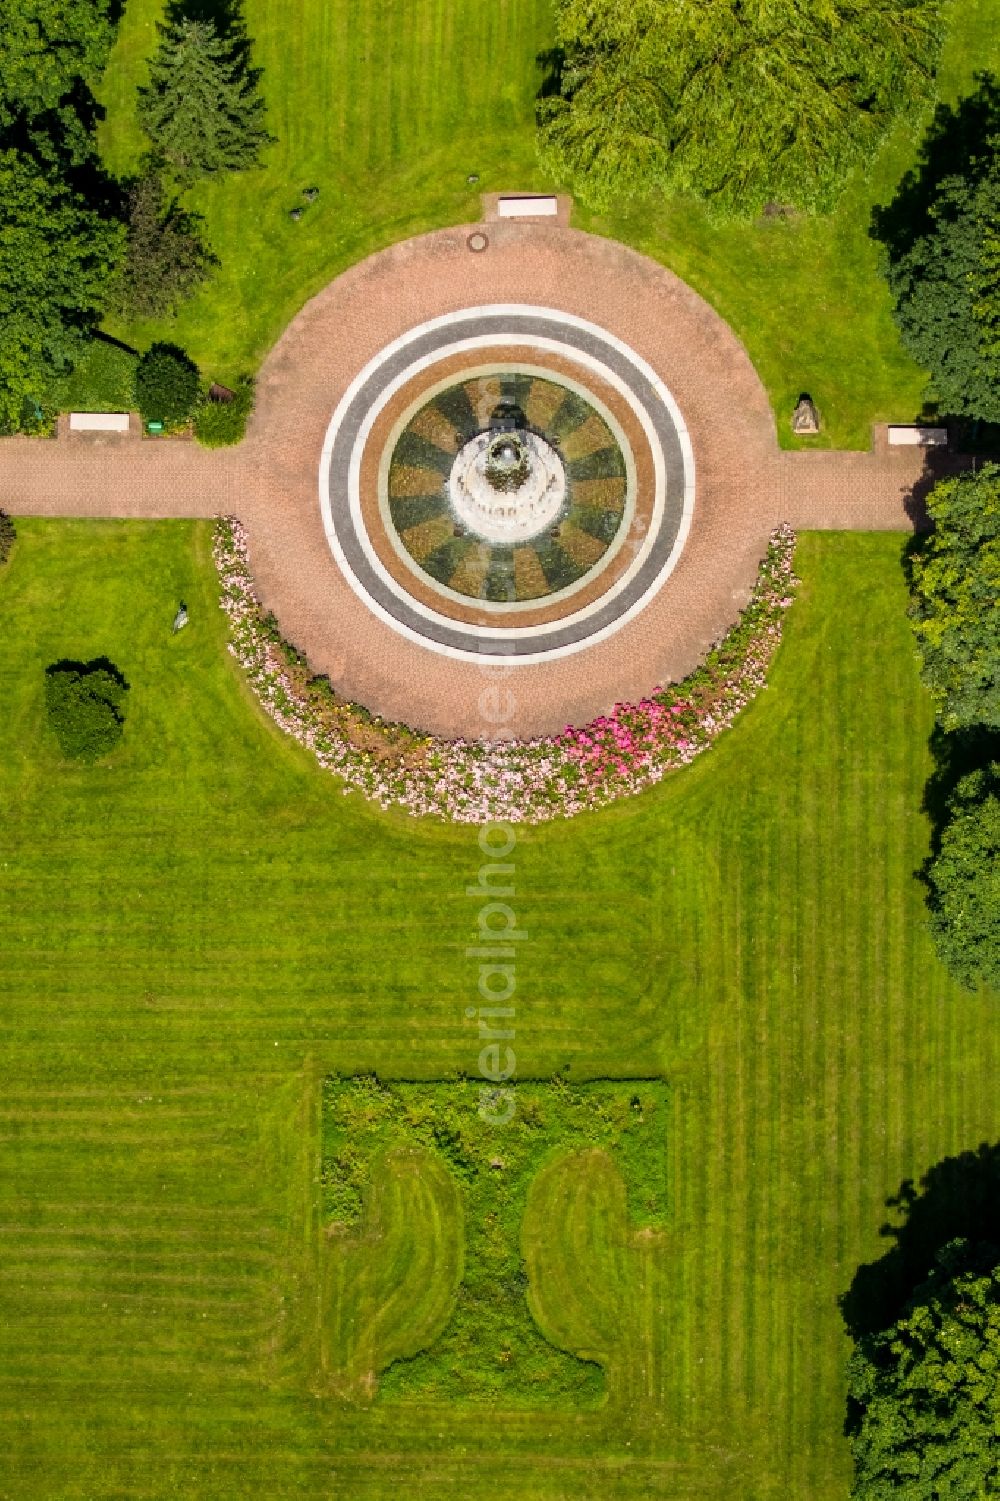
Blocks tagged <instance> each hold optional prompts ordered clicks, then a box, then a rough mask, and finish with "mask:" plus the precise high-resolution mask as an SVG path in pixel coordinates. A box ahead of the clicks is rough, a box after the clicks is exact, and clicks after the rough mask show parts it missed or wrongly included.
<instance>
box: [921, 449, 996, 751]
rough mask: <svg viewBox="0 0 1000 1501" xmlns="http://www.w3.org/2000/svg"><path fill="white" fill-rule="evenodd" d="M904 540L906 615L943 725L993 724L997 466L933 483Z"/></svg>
mask: <svg viewBox="0 0 1000 1501" xmlns="http://www.w3.org/2000/svg"><path fill="white" fill-rule="evenodd" d="M927 510H928V514H929V515H930V518H931V520H932V521H933V523H934V527H933V530H931V531H929V532H923V533H921V534H920V535H919V536H918V537H916V538H915V539H914V541H913V542H912V543H911V544H910V548H909V554H908V559H907V561H908V565H909V575H910V618H911V620H912V621H913V630H914V633H915V635H916V638H917V648H918V650H919V652H920V656H921V658H922V663H923V674H924V682H925V683H926V684H927V686H928V688H929V689H930V691H931V693H932V695H933V697H934V700H935V704H936V708H937V716H938V719H939V721H940V723H941V725H942V726H943V728H944V729H946V730H956V729H962V728H964V727H969V726H972V725H988V726H989V727H990V728H992V729H1000V672H998V670H997V663H998V661H1000V621H998V618H997V617H998V611H997V609H996V601H997V596H998V594H1000V466H998V465H996V464H985V465H984V466H983V467H982V468H981V469H980V470H979V471H978V473H974V474H962V475H956V476H953V477H952V478H950V479H943V480H939V481H938V483H937V484H936V485H935V486H934V488H933V490H932V491H931V493H930V495H929V496H928V498H927Z"/></svg>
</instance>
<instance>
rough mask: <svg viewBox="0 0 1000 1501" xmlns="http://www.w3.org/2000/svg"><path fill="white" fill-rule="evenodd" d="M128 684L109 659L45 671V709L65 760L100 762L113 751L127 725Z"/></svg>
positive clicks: (63, 664) (59, 665) (55, 666)
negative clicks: (126, 700) (66, 758)
mask: <svg viewBox="0 0 1000 1501" xmlns="http://www.w3.org/2000/svg"><path fill="white" fill-rule="evenodd" d="M127 692H128V683H127V682H126V681H125V679H124V677H123V676H122V674H121V673H120V672H119V671H118V668H117V667H115V665H114V664H113V663H112V662H109V661H108V659H107V658H106V657H98V658H97V659H96V660H95V661H93V662H54V663H53V665H52V666H51V667H47V668H46V669H45V707H46V710H47V712H48V718H49V724H50V725H51V727H52V729H53V731H54V732H55V736H56V739H57V740H58V741H59V746H60V749H61V750H62V753H63V755H64V756H69V757H72V758H73V759H75V760H79V761H96V760H98V758H99V757H101V756H106V755H107V754H108V752H109V751H111V750H113V749H114V747H115V746H116V745H117V743H118V741H119V740H120V739H121V735H122V729H123V727H124V724H125V695H126V693H127Z"/></svg>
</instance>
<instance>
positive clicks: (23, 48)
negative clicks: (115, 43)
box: [0, 0, 114, 125]
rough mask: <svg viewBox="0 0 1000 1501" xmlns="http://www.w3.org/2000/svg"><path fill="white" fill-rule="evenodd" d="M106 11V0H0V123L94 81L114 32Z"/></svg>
mask: <svg viewBox="0 0 1000 1501" xmlns="http://www.w3.org/2000/svg"><path fill="white" fill-rule="evenodd" d="M109 11H110V0H0V125H6V124H9V123H10V122H11V120H13V119H14V118H16V117H18V116H27V117H29V118H33V117H35V116H38V115H41V114H44V113H46V112H47V111H49V110H54V109H56V108H57V107H58V105H60V104H61V103H62V102H63V100H64V99H66V98H67V97H68V96H69V95H71V94H72V93H73V92H74V91H75V89H76V87H77V84H78V81H79V80H84V81H85V82H88V83H93V82H96V80H97V78H98V77H99V76H100V74H101V72H102V71H103V69H104V66H105V64H106V62H107V60H108V53H109V52H110V50H111V42H112V38H113V34H114V28H113V25H112V22H111V19H110V16H109Z"/></svg>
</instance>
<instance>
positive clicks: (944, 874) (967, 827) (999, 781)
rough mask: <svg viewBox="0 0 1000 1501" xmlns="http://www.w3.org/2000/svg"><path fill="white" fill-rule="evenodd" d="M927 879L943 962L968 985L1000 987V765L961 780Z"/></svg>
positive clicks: (976, 772)
mask: <svg viewBox="0 0 1000 1501" xmlns="http://www.w3.org/2000/svg"><path fill="white" fill-rule="evenodd" d="M927 882H928V887H929V896H928V905H929V907H930V912H931V931H932V932H933V935H934V942H935V944H936V946H937V951H938V954H939V955H940V957H941V960H942V962H943V963H944V964H945V965H946V966H947V968H948V970H949V971H950V972H951V973H952V974H953V975H954V976H955V978H956V979H957V980H960V981H961V983H962V984H963V985H967V986H968V987H969V989H970V990H974V989H976V988H977V987H978V986H979V985H980V984H983V983H985V984H987V985H991V986H993V987H994V988H995V989H1000V766H996V765H993V766H988V767H983V768H982V769H980V770H978V771H974V772H970V773H969V775H968V776H965V777H962V778H961V779H960V781H959V782H958V784H957V786H956V787H955V789H954V791H953V792H952V794H951V797H950V798H949V800H948V807H947V817H946V820H945V823H944V826H943V828H942V829H941V832H940V835H939V840H938V848H937V850H936V852H935V854H934V855H933V856H932V858H931V859H930V861H929V862H928V865H927Z"/></svg>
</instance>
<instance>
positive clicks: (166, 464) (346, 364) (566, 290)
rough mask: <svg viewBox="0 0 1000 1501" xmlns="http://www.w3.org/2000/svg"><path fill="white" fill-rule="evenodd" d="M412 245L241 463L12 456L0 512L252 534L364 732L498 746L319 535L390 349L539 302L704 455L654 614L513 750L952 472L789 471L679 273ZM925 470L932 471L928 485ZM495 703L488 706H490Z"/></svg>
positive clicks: (157, 448)
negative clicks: (349, 441)
mask: <svg viewBox="0 0 1000 1501" xmlns="http://www.w3.org/2000/svg"><path fill="white" fill-rule="evenodd" d="M472 227H473V226H464V227H460V228H456V229H450V230H444V231H441V232H438V233H436V234H432V235H425V236H421V237H420V238H418V239H415V240H409V241H406V242H404V243H403V244H400V245H397V246H394V247H393V248H392V249H390V250H387V251H384V252H382V253H381V254H379V255H376V256H373V257H371V258H370V259H369V260H367V261H365V262H363V263H361V264H360V265H358V266H355V267H354V268H352V269H351V270H350V271H348V272H346V273H345V274H344V275H343V276H341V277H339V278H338V279H337V280H336V281H334V282H332V283H331V284H330V285H329V286H328V287H327V288H325V290H324V291H323V292H321V293H320V294H319V296H317V297H315V298H314V299H313V300H312V301H311V302H310V303H308V304H307V305H306V307H305V308H303V310H302V312H301V313H300V314H299V315H298V317H296V318H295V319H294V320H293V322H292V323H291V324H290V325H289V327H288V329H287V330H286V331H285V333H284V335H283V336H282V338H281V339H280V340H279V342H278V344H277V345H276V346H275V348H274V349H273V351H272V352H271V354H270V355H269V357H268V359H267V360H266V361H265V363H264V366H263V369H262V371H261V374H260V379H259V383H258V396H257V406H256V410H255V412H254V415H253V417H252V419H251V424H250V428H249V431H248V435H247V439H246V441H245V442H244V443H243V444H241V445H240V446H239V447H238V448H235V449H228V450H227V449H222V450H217V451H214V452H209V451H206V450H204V449H201V448H198V447H197V446H196V445H195V444H192V443H189V442H185V441H172V440H164V439H161V440H136V439H122V438H118V439H116V438H90V437H73V438H61V439H58V440H55V441H45V440H39V439H27V438H11V439H5V440H2V441H0V504H2V505H3V507H4V508H5V509H7V510H9V511H10V512H11V513H12V514H14V515H17V514H32V515H47V516H123V517H180V516H212V515H215V514H218V513H220V512H227V513H235V514H236V515H238V516H240V517H241V518H242V519H243V521H244V522H245V524H246V526H247V529H248V532H249V537H250V551H251V561H252V563H253V567H254V571H255V576H256V578H257V582H258V587H259V590H260V593H261V596H262V598H263V599H264V601H265V603H266V604H267V605H268V606H269V607H270V608H272V609H273V610H274V612H275V614H276V615H277V616H278V619H279V620H280V621H281V625H282V628H283V630H284V632H285V634H286V635H287V636H288V638H289V639H290V640H292V641H293V642H294V643H295V644H296V645H297V646H298V647H299V648H300V649H302V650H304V651H305V652H306V653H307V654H308V656H309V658H310V660H311V662H312V663H313V664H314V666H315V668H316V670H317V671H320V672H326V673H328V674H329V675H330V677H331V680H332V681H333V683H334V685H335V686H336V687H337V688H338V689H339V690H340V691H341V692H343V693H344V694H346V695H347V696H349V697H352V698H356V699H358V700H360V701H361V702H363V703H365V704H367V705H368V707H369V708H371V709H372V710H373V711H375V712H378V713H382V714H384V715H386V716H389V717H394V718H400V719H404V720H407V721H408V722H409V723H411V724H415V725H420V726H422V727H424V728H426V729H429V730H434V731H437V732H439V733H444V734H467V735H483V734H488V733H491V732H492V733H496V730H495V728H494V727H492V726H491V723H490V721H489V718H488V717H487V716H488V714H489V712H490V711H489V709H488V708H487V709H484V698H483V693H484V687H486V688H489V686H490V685H488V684H487V683H486V681H485V678H484V673H483V671H482V669H481V668H480V667H478V666H477V665H476V664H475V663H474V662H473V663H465V662H461V661H455V660H450V659H443V658H440V657H436V656H435V655H434V654H433V653H432V652H431V651H429V650H427V649H426V648H424V647H421V646H419V645H416V644H413V643H410V642H409V641H406V640H404V639H402V638H401V637H400V636H399V635H397V634H396V633H395V632H393V631H392V630H391V629H390V628H389V627H388V626H387V625H385V624H383V623H382V622H381V621H380V620H378V619H376V618H375V617H374V616H373V615H372V614H371V613H370V612H369V611H368V610H367V609H366V607H365V606H364V605H363V604H362V602H361V601H360V600H359V599H357V597H356V596H355V595H354V593H353V592H352V591H351V589H350V588H349V586H348V585H347V583H346V582H345V580H344V579H343V577H342V576H341V574H340V572H339V570H338V568H337V566H336V564H335V562H334V560H333V558H332V556H331V554H330V551H329V548H328V546H327V542H326V538H325V536H324V533H323V528H322V524H321V520H320V510H319V503H318V490H317V473H318V463H319V455H320V450H321V448H322V443H323V437H324V433H325V431H326V427H327V424H328V422H329V420H330V416H331V413H332V412H333V409H334V407H335V406H336V404H337V401H338V399H339V398H340V396H341V395H342V394H343V392H344V390H345V389H346V387H347V386H348V384H349V383H350V381H351V380H352V379H353V377H354V376H355V375H356V374H357V372H358V371H359V370H360V369H361V367H362V366H363V365H364V364H365V363H366V361H367V360H369V359H370V358H371V357H372V356H373V355H374V354H375V353H376V352H377V351H378V350H379V349H381V348H382V347H384V345H385V344H386V343H387V342H389V341H390V340H392V339H393V338H395V337H397V336H398V335H399V334H400V333H402V332H404V331H405V330H406V329H409V328H411V327H413V326H414V325H416V324H418V323H421V322H423V321H424V320H425V319H429V318H432V317H436V316H439V315H441V314H445V313H448V312H453V311H458V310H460V309H462V308H466V307H469V306H471V305H475V304H483V303H499V302H522V303H523V302H530V303H534V304H536V305H539V306H546V307H558V308H561V309H563V310H565V311H567V312H571V313H575V314H577V315H578V316H580V317H583V318H588V319H591V320H592V321H594V322H596V323H599V324H600V325H601V326H602V327H604V328H605V329H607V330H609V331H610V332H611V333H613V334H616V335H617V336H618V337H619V338H621V339H623V340H624V341H625V342H626V343H627V344H628V345H629V346H630V347H631V348H633V349H635V350H636V351H637V352H638V353H639V354H640V355H642V356H644V358H645V359H646V360H648V361H649V363H650V364H651V365H652V366H653V368H654V369H655V370H656V371H657V372H658V373H659V374H660V376H661V377H662V379H663V380H664V382H665V383H666V384H667V385H668V386H669V388H670V389H671V391H672V393H673V395H674V397H675V398H676V400H677V402H678V404H679V406H680V408H681V411H682V412H683V414H684V418H685V421H686V423H687V426H688V430H689V432H690V434H691V439H692V443H693V447H694V453H695V464H696V485H697V491H696V500H695V512H694V522H693V526H692V529H691V535H690V537H689V540H688V543H687V546H686V547H685V550H684V553H683V554H682V557H681V559H680V561H679V563H678V565H677V567H676V569H675V570H674V572H673V573H672V574H671V576H670V578H669V579H668V580H667V582H666V584H665V586H664V588H663V589H662V590H661V591H660V593H659V595H658V596H657V597H656V598H655V599H654V600H653V601H652V602H651V603H650V605H649V606H648V607H647V608H646V609H645V610H644V611H643V612H642V614H641V615H639V616H638V617H637V618H636V619H635V620H633V621H632V622H630V623H629V624H628V625H627V626H625V627H623V628H622V629H621V630H620V631H619V632H618V633H617V634H615V635H614V636H612V637H611V638H609V639H608V640H607V641H604V642H601V643H599V644H598V645H596V646H592V647H589V648H587V649H585V650H583V651H581V652H579V653H577V654H576V655H575V656H572V657H569V658H565V659H561V660H559V661H555V662H550V663H541V664H537V665H534V666H528V667H520V668H518V669H516V675H512V676H511V678H510V679H509V681H508V685H507V686H508V687H509V689H510V691H511V695H512V698H513V703H512V705H511V704H509V703H508V707H511V709H512V712H511V713H510V716H509V718H508V719H507V720H506V722H505V725H504V728H505V730H506V731H507V732H509V733H516V734H521V735H528V734H534V733H540V732H543V731H549V730H552V729H557V728H559V727H561V726H562V725H564V724H566V723H568V722H576V723H580V722H583V721H585V720H586V719H588V718H591V717H593V716H594V715H595V714H597V713H599V712H601V711H602V710H603V709H605V708H607V707H608V706H609V705H610V704H612V703H613V702H615V701H616V700H621V699H627V698H635V697H638V696H641V695H642V694H643V693H646V692H648V691H649V690H650V689H652V688H654V687H655V686H657V685H658V684H660V683H663V682H667V681H669V680H671V679H676V678H678V677H680V676H682V675H683V674H684V673H685V672H687V671H689V670H690V669H691V667H693V666H694V665H695V664H696V663H697V661H698V660H699V659H700V657H701V656H703V655H704V652H705V651H706V649H707V648H708V647H709V646H710V645H711V644H712V642H713V641H715V640H717V639H718V637H719V636H720V635H722V634H723V632H724V631H725V630H726V628H727V627H728V626H729V625H730V624H731V622H732V620H733V618H734V616H735V615H736V613H737V612H738V610H739V608H740V605H741V604H742V602H743V601H744V600H745V598H746V594H747V590H748V589H749V587H750V585H751V584H752V582H753V578H754V575H755V572H756V567H757V563H758V561H759V558H760V556H761V554H762V552H763V548H764V545H765V543H766V540H767V537H768V535H769V533H770V532H771V530H772V529H773V527H774V526H775V525H777V524H778V523H779V522H781V521H788V522H790V523H791V524H792V525H793V526H794V527H796V528H798V529H805V528H812V527H819V528H835V529H852V530H853V529H867V530H889V529H900V530H903V529H909V528H910V527H912V525H913V524H914V520H915V518H917V517H919V515H920V514H921V509H922V497H923V495H924V494H925V493H926V489H927V487H928V485H929V483H931V481H932V479H933V477H934V475H935V474H936V473H937V472H940V471H942V470H944V469H947V468H949V467H950V468H954V467H955V466H956V464H957V463H958V462H959V461H957V460H955V459H953V458H952V459H949V458H948V457H947V456H945V457H943V458H942V457H941V456H938V455H935V456H934V458H933V459H930V460H929V459H928V458H927V456H925V454H924V453H923V452H921V451H920V450H917V449H912V448H911V449H907V448H903V449H895V450H890V449H889V448H888V447H887V446H886V444H885V438H884V433H881V434H879V433H877V434H876V440H875V444H874V447H873V450H872V451H871V452H870V453H837V452H826V451H814V452H810V453H794V454H792V453H783V452H782V451H780V450H779V448H778V444H777V440H776V436H775V429H774V419H773V416H772V412H771V408H770V404H769V402H768V399H767V395H766V393H765V391H764V389H763V387H762V385H761V383H760V381H759V379H758V377H757V374H756V372H755V370H754V368H753V366H752V365H751V363H750V360H749V358H748V356H747V354H746V352H745V350H744V349H743V346H742V345H741V344H740V342H739V340H738V339H737V338H736V337H735V335H734V334H733V333H732V331H731V330H730V329H729V327H728V326H727V325H726V324H725V323H724V322H723V321H722V319H721V318H719V317H718V315H717V314H716V313H715V312H714V311H713V310H712V309H711V308H710V307H709V306H708V304H707V303H705V302H704V301H703V300H702V299H701V298H700V297H698V296H697V295H696V293H694V292H693V291H692V290H691V289H690V287H688V286H686V285H685V284H684V283H683V282H681V281H680V280H679V279H678V278H677V277H675V276H673V275H672V274H671V273H670V272H669V271H665V270H664V269H662V268H661V267H659V266H657V265H655V264H654V263H653V262H651V261H649V260H647V259H646V258H645V257H643V256H640V255H637V254H635V253H634V252H633V251H630V250H627V249H625V248H624V247H622V246H620V245H618V244H615V243H614V242H611V241H606V240H601V239H597V238H595V237H593V236H590V235H585V234H582V233H580V232H579V231H576V230H572V229H567V228H565V227H561V226H552V225H539V224H516V223H503V224H498V223H491V224H489V225H488V226H487V228H488V233H489V238H490V246H489V249H488V250H487V251H485V252H483V253H480V254H473V253H472V252H470V250H469V249H468V246H467V244H466V237H467V235H468V234H469V232H470V230H471V229H472ZM930 464H936V466H937V468H936V469H933V470H932V469H931V468H930V467H929V465H930ZM494 700H495V689H493V690H491V692H490V693H489V694H488V696H487V699H486V700H485V702H487V703H491V702H493V701H494Z"/></svg>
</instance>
